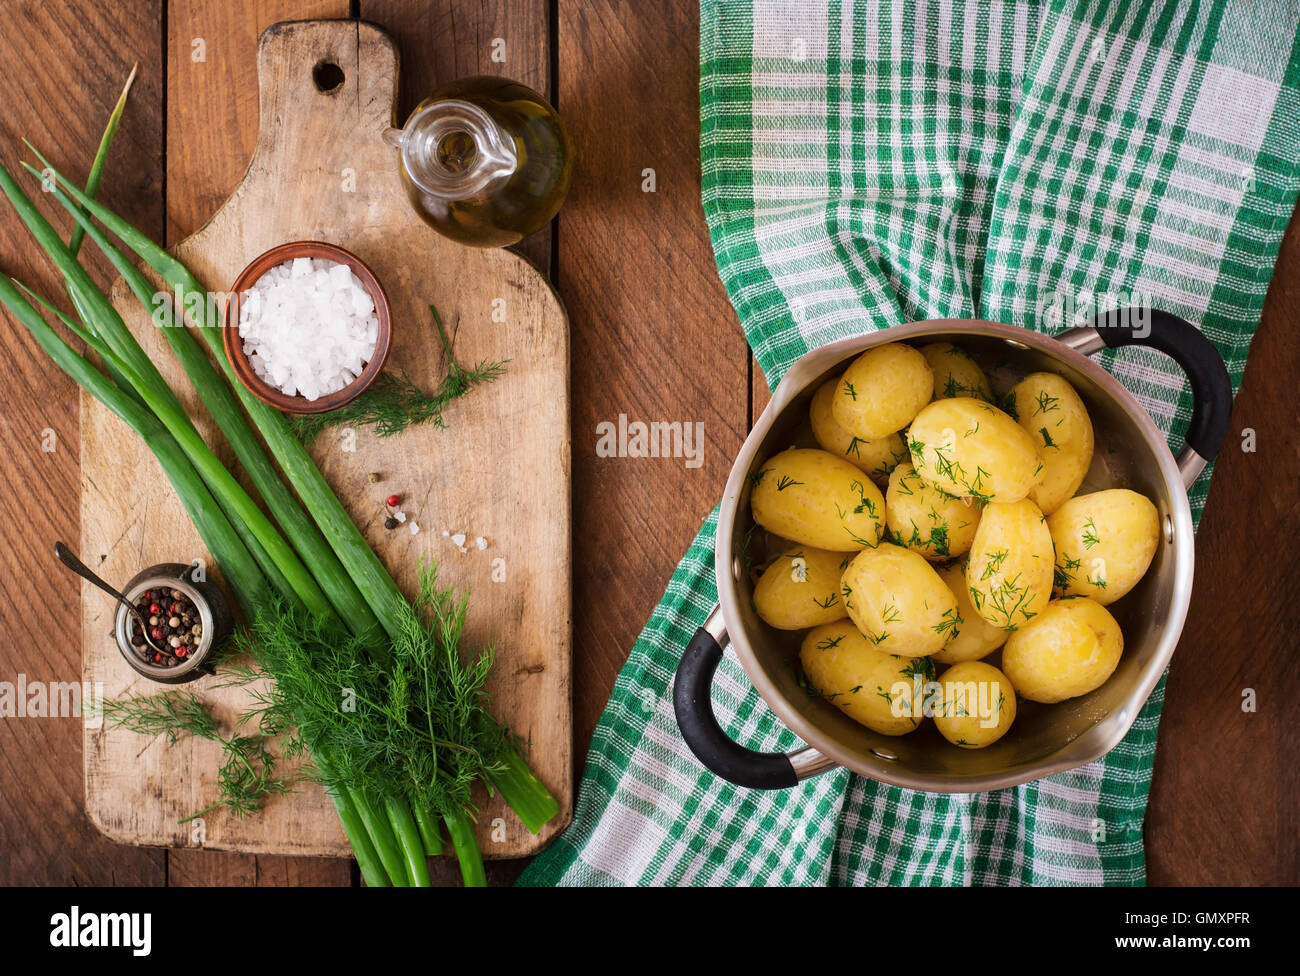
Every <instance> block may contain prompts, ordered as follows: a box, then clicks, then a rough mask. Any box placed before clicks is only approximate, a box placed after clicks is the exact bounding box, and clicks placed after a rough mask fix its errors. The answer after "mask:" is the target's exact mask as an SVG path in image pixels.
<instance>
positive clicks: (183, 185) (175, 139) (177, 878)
mask: <svg viewBox="0 0 1300 976" xmlns="http://www.w3.org/2000/svg"><path fill="white" fill-rule="evenodd" d="M348 12H349V3H348V0H169V2H168V8H167V119H166V123H167V132H168V135H169V139H168V145H167V201H166V202H167V243H168V244H169V245H170V244H174V243H176V242H177V241H179V240H181V239H182V238H184V237H186V236H188V235H189V234H192V233H193V232H194V231H196V230H198V229H199V228H200V227H201V226H202V225H203V224H204V223H206V222H207V221H208V220H209V219H210V218H211V217H212V215H213V214H214V213H216V211H217V208H218V207H220V206H221V204H222V203H224V202H225V200H226V198H227V197H228V196H230V194H231V192H232V191H233V190H234V189H235V187H236V185H238V183H239V180H240V178H241V177H242V176H243V175H244V171H245V170H246V169H247V168H248V162H249V160H250V159H251V158H252V155H253V148H254V146H255V145H256V143H257V131H258V104H257V83H256V75H255V74H254V72H253V70H252V65H253V64H255V62H256V57H257V39H258V37H259V36H260V35H261V33H262V31H263V30H264V29H265V28H267V27H268V26H270V25H271V24H274V23H276V22H277V21H281V20H297V19H302V18H308V17H346V16H348ZM284 861H285V859H283V858H274V857H271V858H259V857H257V856H256V855H230V854H220V853H215V852H208V851H202V850H187V851H175V852H173V853H172V855H171V861H170V864H169V871H168V882H169V883H170V884H180V883H184V884H200V885H202V884H226V883H240V884H261V883H275V882H274V881H270V882H268V881H267V879H275V878H279V877H283V876H284V869H283V867H282V865H283V864H284ZM294 870H295V871H297V872H300V873H301V874H302V875H303V877H302V880H300V881H297V882H295V883H300V884H317V885H321V884H343V885H347V884H351V882H352V870H351V868H350V866H349V865H348V863H347V862H345V861H337V860H328V859H314V860H303V861H301V862H300V863H299V864H298V866H297V867H295V868H294Z"/></svg>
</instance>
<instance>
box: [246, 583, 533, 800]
mask: <svg viewBox="0 0 1300 976" xmlns="http://www.w3.org/2000/svg"><path fill="white" fill-rule="evenodd" d="M466 607H467V598H466V597H464V596H460V597H457V596H456V595H455V594H454V593H453V592H452V591H450V590H442V589H439V588H438V586H437V572H436V570H435V569H434V568H433V566H432V564H429V563H425V564H423V565H422V566H421V567H420V587H419V595H418V596H417V598H416V599H415V601H414V602H413V603H412V604H411V605H410V606H406V607H404V608H403V609H402V613H403V617H402V619H401V620H400V621H399V622H398V623H399V624H400V627H399V628H398V633H397V636H396V637H395V638H394V639H393V640H392V642H391V645H390V646H389V653H388V654H386V655H384V659H383V660H379V659H377V657H376V655H375V654H374V648H373V646H367V645H366V644H365V643H364V642H362V641H360V640H358V639H356V638H346V639H340V637H339V635H338V634H337V633H336V632H332V631H328V630H324V629H322V628H321V626H320V625H319V623H318V622H317V621H315V620H314V619H313V618H311V617H310V616H309V615H307V614H304V613H302V612H300V611H293V610H289V609H287V608H285V607H283V606H281V607H277V608H275V609H273V610H271V611H264V612H262V613H259V614H258V615H257V617H256V618H255V619H254V620H253V622H252V624H251V626H250V627H249V628H248V630H246V631H244V632H241V633H239V634H237V635H236V636H235V638H234V640H235V642H236V647H237V649H238V650H239V651H241V652H243V653H245V654H247V655H248V657H249V659H250V660H251V661H252V662H253V663H254V664H255V666H256V667H257V668H258V669H260V670H262V671H263V672H265V673H267V674H272V675H274V676H275V682H274V684H273V685H269V686H268V687H267V690H266V691H265V692H264V694H265V696H266V697H265V698H264V699H263V700H262V703H261V704H262V708H263V713H264V714H266V715H269V716H272V722H273V725H272V727H279V724H280V723H281V722H282V721H292V723H293V725H294V726H295V728H296V730H297V736H298V737H299V738H300V739H301V742H302V744H303V745H305V747H306V748H307V749H309V750H310V751H311V753H312V754H313V755H315V756H317V757H323V756H328V757H330V759H329V765H328V767H325V766H322V767H321V768H320V769H319V772H320V776H321V778H322V779H323V780H324V782H325V783H326V785H327V786H330V787H337V786H345V787H347V788H349V789H353V790H362V791H364V792H367V793H369V794H371V795H373V796H378V797H386V796H387V797H393V796H397V797H406V798H408V799H409V800H410V801H411V802H412V806H413V807H414V808H415V809H421V808H423V809H425V810H433V811H438V812H439V813H440V814H443V815H447V814H452V815H457V814H463V813H464V812H465V811H466V810H469V809H472V804H471V797H470V791H471V788H472V787H473V785H474V783H475V782H476V781H479V780H482V779H483V778H484V777H485V776H486V774H487V773H489V772H495V771H497V770H499V768H500V762H499V757H500V756H501V755H502V754H503V751H504V749H505V747H506V746H507V745H508V740H507V736H506V734H505V733H504V732H502V731H501V728H500V726H499V725H497V724H496V723H495V722H494V721H492V720H491V716H490V714H489V713H488V710H487V707H488V704H489V703H488V698H487V694H486V692H485V690H484V682H485V681H486V679H487V676H488V673H489V672H490V671H491V668H492V652H491V650H490V649H488V650H485V651H483V652H481V653H478V654H476V655H474V654H464V653H463V652H462V650H461V646H460V644H461V637H462V634H463V631H464V626H465V611H466Z"/></svg>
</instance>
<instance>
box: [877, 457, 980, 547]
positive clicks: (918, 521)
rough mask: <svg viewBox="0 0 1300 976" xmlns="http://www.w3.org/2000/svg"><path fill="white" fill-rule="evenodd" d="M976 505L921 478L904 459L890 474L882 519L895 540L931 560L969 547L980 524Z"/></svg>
mask: <svg viewBox="0 0 1300 976" xmlns="http://www.w3.org/2000/svg"><path fill="white" fill-rule="evenodd" d="M979 520H980V510H979V507H978V506H977V505H973V504H972V503H971V502H970V501H967V500H963V499H961V498H955V497H953V496H952V495H949V494H947V493H946V492H943V491H940V490H939V489H938V488H936V487H934V485H931V484H929V483H928V482H926V481H923V480H922V479H921V476H920V475H919V474H917V473H916V469H915V468H913V467H912V464H911V462H909V461H905V462H903V463H902V464H900V465H899V466H898V467H896V468H895V469H894V473H893V474H891V475H890V476H889V488H888V490H887V491H886V492H885V522H886V524H888V526H889V534H890V535H891V536H893V538H894V541H895V542H897V543H899V544H900V545H903V546H906V547H907V548H908V549H912V550H914V551H916V552H919V553H920V554H921V555H922V556H924V557H925V558H926V559H928V560H930V561H931V562H943V561H944V560H945V559H950V558H952V557H953V556H960V555H962V554H963V553H965V552H966V550H968V549H969V548H970V544H971V542H972V541H973V540H974V538H975V527H976V526H977V525H979Z"/></svg>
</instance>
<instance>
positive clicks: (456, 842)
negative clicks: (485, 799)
mask: <svg viewBox="0 0 1300 976" xmlns="http://www.w3.org/2000/svg"><path fill="white" fill-rule="evenodd" d="M443 819H444V820H446V822H447V833H448V834H450V835H451V843H452V846H453V847H454V848H455V849H456V859H457V860H458V861H460V876H461V879H462V880H463V881H464V882H465V887H466V888H483V887H486V886H487V872H486V871H484V870H483V855H482V853H480V851H479V849H478V842H477V841H476V840H475V839H474V827H473V825H472V824H471V823H470V821H469V816H468V815H467V814H466V813H465V811H464V810H455V811H452V812H451V813H447V814H444V816H443Z"/></svg>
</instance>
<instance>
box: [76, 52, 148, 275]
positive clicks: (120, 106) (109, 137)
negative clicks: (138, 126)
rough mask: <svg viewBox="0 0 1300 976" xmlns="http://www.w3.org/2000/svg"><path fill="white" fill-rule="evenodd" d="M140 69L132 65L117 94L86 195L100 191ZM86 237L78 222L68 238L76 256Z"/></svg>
mask: <svg viewBox="0 0 1300 976" xmlns="http://www.w3.org/2000/svg"><path fill="white" fill-rule="evenodd" d="M139 69H140V65H139V64H134V65H132V66H131V73H130V74H129V75H127V77H126V84H125V85H123V86H122V94H120V95H118V96H117V104H116V105H114V106H113V111H112V112H110V113H109V116H108V124H107V125H106V126H104V134H103V135H102V136H100V137H99V148H98V149H96V150H95V158H94V160H93V161H92V162H91V164H90V176H88V177H87V178H86V196H88V197H93V196H96V195H97V194H98V193H99V181H100V180H101V179H102V178H103V175H104V166H105V165H106V164H107V163H108V150H109V147H110V146H112V145H113V137H114V136H116V135H117V127H118V124H119V123H120V122H121V121H122V112H123V111H124V110H125V109H126V96H127V95H129V94H131V85H132V84H133V83H134V82H135V74H136V72H137V71H138V70H139ZM84 238H85V230H84V228H83V227H82V226H81V225H80V224H78V225H77V226H76V227H74V228H73V229H72V237H71V238H69V240H68V252H69V253H70V254H71V255H72V256H73V257H76V256H77V254H78V253H80V251H81V242H82V240H84Z"/></svg>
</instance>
